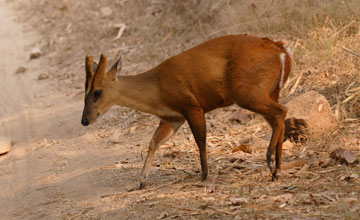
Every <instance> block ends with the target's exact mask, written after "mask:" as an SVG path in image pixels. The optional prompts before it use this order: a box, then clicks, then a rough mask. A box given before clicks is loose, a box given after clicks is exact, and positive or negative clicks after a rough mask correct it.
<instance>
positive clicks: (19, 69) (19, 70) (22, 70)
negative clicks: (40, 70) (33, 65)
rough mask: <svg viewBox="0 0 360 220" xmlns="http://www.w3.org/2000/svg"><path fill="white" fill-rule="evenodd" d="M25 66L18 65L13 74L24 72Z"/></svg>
mask: <svg viewBox="0 0 360 220" xmlns="http://www.w3.org/2000/svg"><path fill="white" fill-rule="evenodd" d="M26 70H27V69H26V68H25V67H23V66H20V67H19V68H17V69H16V71H15V74H19V73H25V72H26Z"/></svg>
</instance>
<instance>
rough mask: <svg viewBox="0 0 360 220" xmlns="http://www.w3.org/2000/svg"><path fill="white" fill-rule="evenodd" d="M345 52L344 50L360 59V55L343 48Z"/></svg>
mask: <svg viewBox="0 0 360 220" xmlns="http://www.w3.org/2000/svg"><path fill="white" fill-rule="evenodd" d="M343 50H344V51H345V52H348V53H351V54H352V55H355V56H357V57H360V54H359V53H356V52H354V51H352V50H350V49H349V48H346V47H343Z"/></svg>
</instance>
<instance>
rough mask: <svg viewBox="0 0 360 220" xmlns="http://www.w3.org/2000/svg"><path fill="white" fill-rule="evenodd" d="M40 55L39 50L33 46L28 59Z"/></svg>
mask: <svg viewBox="0 0 360 220" xmlns="http://www.w3.org/2000/svg"><path fill="white" fill-rule="evenodd" d="M41 55H42V53H41V50H40V49H39V48H37V47H35V48H33V49H32V50H31V53H30V60H32V59H36V58H39V57H40V56H41Z"/></svg>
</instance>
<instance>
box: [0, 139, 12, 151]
mask: <svg viewBox="0 0 360 220" xmlns="http://www.w3.org/2000/svg"><path fill="white" fill-rule="evenodd" d="M11 146H12V142H11V139H10V138H7V137H0V156H1V155H4V154H7V153H9V152H10V150H11Z"/></svg>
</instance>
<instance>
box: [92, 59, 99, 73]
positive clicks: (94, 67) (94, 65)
mask: <svg viewBox="0 0 360 220" xmlns="http://www.w3.org/2000/svg"><path fill="white" fill-rule="evenodd" d="M97 66H98V64H97V63H96V62H93V71H94V73H96V69H97Z"/></svg>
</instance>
